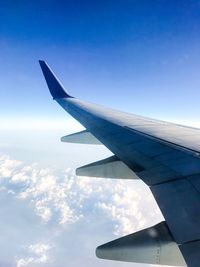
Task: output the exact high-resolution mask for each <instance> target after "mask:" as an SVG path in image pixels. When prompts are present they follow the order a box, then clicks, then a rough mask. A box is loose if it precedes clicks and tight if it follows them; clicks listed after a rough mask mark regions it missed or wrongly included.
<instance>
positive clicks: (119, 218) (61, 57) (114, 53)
mask: <svg viewBox="0 0 200 267" xmlns="http://www.w3.org/2000/svg"><path fill="white" fill-rule="evenodd" d="M199 25H200V1H198V0H196V1H195V0H193V1H192V0H187V1H186V0H153V1H149V0H123V1H122V0H117V1H111V0H110V1H109V0H108V1H87V0H85V1H78V0H74V1H72V0H66V1H53V0H49V1H45V0H44V1H37V0H36V1H9V0H8V1H1V5H0V58H1V64H0V81H1V90H0V99H1V105H0V122H1V123H0V199H1V203H2V205H1V208H0V217H1V223H0V229H1V232H2V233H3V237H2V238H1V239H0V267H1V266H4V267H24V266H28V267H35V266H37V267H40V266H41V267H43V266H44V267H45V266H50V267H62V266H66V264H67V266H68V264H69V263H70V266H72V267H78V266H81V265H82V262H84V263H85V265H86V266H102V267H106V266H113V267H115V266H116V267H118V266H119V267H127V266H137V267H139V266H142V267H143V266H144V265H137V264H136V265H131V264H128V263H115V262H106V261H103V262H102V261H100V260H98V259H96V258H95V255H94V249H95V246H97V245H99V244H101V243H104V242H107V241H109V240H111V239H114V238H116V237H119V236H122V235H124V234H129V233H131V232H134V231H136V230H138V229H141V228H144V227H147V226H149V225H152V224H154V223H156V222H159V221H160V220H161V219H162V216H161V214H160V213H159V211H158V209H157V206H156V204H155V202H154V200H153V198H152V196H151V194H150V193H149V191H148V189H147V188H146V187H145V186H144V185H143V184H142V183H141V182H137V183H136V182H134V181H131V182H127V181H126V182H123V181H110V180H106V181H105V180H99V179H94V180H92V181H91V180H88V179H87V178H86V179H85V180H84V179H81V178H79V179H77V178H76V177H75V176H74V169H75V168H76V167H78V166H81V165H83V164H86V163H89V162H92V161H95V160H98V159H101V158H103V157H106V156H108V155H110V152H109V151H108V150H106V149H105V148H103V147H100V146H98V147H96V146H83V145H80V146H77V145H72V144H63V143H61V142H60V137H61V136H63V135H66V134H67V133H69V132H75V131H77V130H79V129H81V126H80V125H79V124H78V123H76V122H74V120H73V119H71V118H70V117H69V116H68V115H67V114H66V113H65V112H64V111H63V110H61V108H60V107H59V106H58V105H57V104H56V103H55V102H54V101H52V99H51V96H50V94H49V92H48V89H47V86H46V84H45V81H44V78H43V76H42V73H41V70H40V68H39V64H38V59H44V60H46V61H47V62H48V64H49V65H50V66H51V67H52V69H53V70H54V72H55V73H56V74H57V76H58V77H59V78H60V80H61V81H62V82H63V84H64V85H65V87H66V89H67V90H68V91H69V92H70V94H72V95H74V96H77V97H79V98H82V99H86V100H88V101H91V102H96V103H99V104H103V105H107V106H110V107H114V108H117V109H121V110H124V111H129V112H133V113H136V114H141V115H145V116H150V117H154V118H159V119H164V120H169V121H175V122H176V121H177V122H179V123H184V124H188V125H195V126H199V127H200V123H199V117H200V110H199V99H200V90H199V88H200V79H199V69H200V46H199V43H200V28H199ZM82 155H83V156H82ZM143 195H145V196H146V197H145V200H144V199H143V198H142V197H141V196H143ZM5 203H6V204H5ZM2 218H3V219H2ZM13 222H15V223H13ZM49 233H51V234H49ZM11 243H12V245H11Z"/></svg>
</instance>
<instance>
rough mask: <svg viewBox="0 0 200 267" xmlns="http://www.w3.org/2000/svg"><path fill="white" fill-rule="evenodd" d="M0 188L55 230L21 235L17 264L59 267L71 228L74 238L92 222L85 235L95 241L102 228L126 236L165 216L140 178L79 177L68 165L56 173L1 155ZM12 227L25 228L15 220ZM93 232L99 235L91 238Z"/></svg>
mask: <svg viewBox="0 0 200 267" xmlns="http://www.w3.org/2000/svg"><path fill="white" fill-rule="evenodd" d="M0 189H1V192H0V193H2V194H4V195H5V197H6V198H8V199H12V201H13V202H14V203H19V206H22V205H25V204H26V208H27V209H28V212H29V213H30V214H31V215H30V216H35V217H36V220H38V222H37V224H38V223H39V225H42V226H41V227H44V228H45V231H47V232H48V230H49V231H51V235H50V237H48V234H45V233H44V234H43V235H39V237H37V238H35V239H34V241H35V242H34V243H33V240H26V242H24V241H23V238H22V240H21V243H20V244H19V246H20V247H21V250H20V251H19V252H18V254H15V255H13V259H14V260H13V262H14V264H13V266H16V267H23V266H47V265H48V266H54V267H57V266H58V265H56V263H55V262H56V257H57V256H58V254H59V253H60V252H59V253H57V252H56V251H57V249H58V248H59V244H60V242H61V241H60V240H61V239H62V242H61V243H63V242H65V240H64V239H63V237H62V238H61V236H63V233H66V232H67V233H68V237H69V238H68V239H73V231H75V232H76V229H78V230H77V232H80V235H82V232H81V231H80V226H84V227H85V226H86V227H87V225H90V229H87V228H86V229H87V231H88V233H87V232H85V233H84V238H85V236H88V240H91V242H92V240H93V239H95V238H96V239H98V231H99V234H101V233H104V232H105V236H113V237H114V235H115V236H122V235H126V234H130V233H132V232H134V231H137V230H138V229H141V228H145V227H147V226H149V225H153V224H154V223H156V222H158V221H159V220H161V219H162V216H161V214H160V212H159V210H158V208H157V205H156V204H155V202H154V200H153V197H152V196H151V193H150V192H149V189H148V188H147V187H146V186H145V185H144V184H143V183H142V182H138V181H127V180H126V181H123V180H117V181H116V180H111V179H99V178H94V179H91V178H87V177H82V178H80V177H76V176H75V175H74V173H73V171H72V170H70V169H67V170H61V171H59V172H58V171H56V173H55V171H54V170H52V169H50V168H48V169H47V168H45V169H44V168H41V167H40V166H38V165H37V164H32V165H26V164H24V163H23V162H20V161H18V160H14V159H11V158H10V157H9V156H6V155H2V156H1V157H0ZM19 209H20V208H19ZM23 212H24V213H25V212H26V210H23V209H22V210H21V213H22V215H23ZM37 218H38V219H37ZM13 227H16V231H21V229H17V226H15V225H14V224H13ZM99 229H100V230H99ZM20 234H21V235H22V236H23V234H24V235H26V233H25V232H24V233H23V232H22V233H20ZM90 234H92V235H95V234H96V237H95V236H91V239H90ZM36 235H37V232H36ZM75 235H76V234H75ZM59 239H60V240H59ZM80 240H81V237H80ZM19 242H20V241H19ZM80 242H81V241H80ZM95 242H96V241H95ZM95 242H94V243H95ZM0 245H1V244H0ZM53 248H54V249H53ZM55 248H56V249H55ZM94 249H95V248H94ZM49 251H51V253H49ZM52 251H53V252H52ZM50 264H51V265H50Z"/></svg>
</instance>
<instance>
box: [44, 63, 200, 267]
mask: <svg viewBox="0 0 200 267" xmlns="http://www.w3.org/2000/svg"><path fill="white" fill-rule="evenodd" d="M39 62H40V66H41V68H42V71H43V74H44V77H45V79H46V82H47V85H48V87H49V90H50V93H51V95H52V96H53V99H55V100H56V102H58V104H59V105H61V106H62V107H63V108H64V109H65V110H66V111H67V112H68V113H69V114H70V115H71V116H72V117H74V118H75V119H76V120H78V121H79V122H80V123H81V124H82V125H83V126H84V127H85V128H86V131H87V132H88V133H90V134H91V136H92V138H93V139H91V140H94V139H95V140H98V142H99V143H100V144H103V145H105V146H106V147H107V148H108V149H109V150H110V151H112V153H113V154H114V156H113V157H111V158H109V159H106V160H103V161H101V162H96V163H92V164H89V165H86V166H83V167H81V168H79V169H78V172H79V173H83V175H88V176H95V175H96V177H98V176H103V175H104V174H105V177H112V178H120V177H119V176H121V178H126V176H127V178H129V179H135V178H136V177H137V178H139V179H142V180H143V181H144V182H145V183H146V184H147V185H148V186H149V187H150V189H151V192H152V193H153V195H154V197H155V199H156V201H157V203H158V205H159V207H160V209H161V212H162V213H163V216H164V218H165V222H162V223H161V224H158V225H156V226H154V227H151V228H148V229H145V230H142V231H140V232H137V233H134V234H131V235H129V236H126V237H123V238H121V239H117V240H114V241H112V242H109V243H107V244H105V245H102V246H100V247H98V248H97V250H96V254H97V256H98V257H100V258H105V259H113V260H122V261H131V262H144V263H150V264H152V263H153V264H165V265H176V266H183V265H187V266H188V267H199V266H200V129H196V128H192V127H186V126H182V125H178V124H173V123H169V122H164V121H160V120H154V119H150V118H146V117H142V116H137V115H133V114H129V113H124V112H120V111H116V110H113V109H109V108H105V107H103V106H99V105H96V104H92V103H88V102H85V101H82V100H79V99H77V98H74V97H72V96H70V95H68V93H67V92H66V91H65V90H64V87H63V86H62V84H61V83H60V82H59V81H58V79H57V78H56V76H55V75H54V74H53V72H52V71H51V69H50V68H49V67H48V65H47V64H46V63H45V62H44V61H39ZM81 135H82V134H81ZM77 136H78V135H77ZM77 136H76V138H78V137H77ZM70 138H71V137H70ZM73 138H74V137H73ZM95 142H96V141H95ZM89 143H91V141H89ZM120 170H121V173H120ZM119 173H120V174H119ZM123 175H124V176H125V177H123Z"/></svg>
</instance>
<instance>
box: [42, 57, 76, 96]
mask: <svg viewBox="0 0 200 267" xmlns="http://www.w3.org/2000/svg"><path fill="white" fill-rule="evenodd" d="M39 64H40V67H41V69H42V72H43V75H44V78H45V80H46V83H47V85H48V88H49V91H50V93H51V95H52V97H53V99H59V98H73V97H72V96H70V95H69V94H68V93H66V91H65V89H64V86H63V85H62V84H61V82H60V81H59V80H58V78H57V77H56V75H55V74H54V73H53V71H52V70H51V68H50V67H49V66H48V64H47V63H46V62H45V61H44V60H41V59H40V60H39Z"/></svg>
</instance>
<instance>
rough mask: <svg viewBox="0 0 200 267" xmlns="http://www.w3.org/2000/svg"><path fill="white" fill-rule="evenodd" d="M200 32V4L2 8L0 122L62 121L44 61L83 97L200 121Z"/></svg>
mask: <svg viewBox="0 0 200 267" xmlns="http://www.w3.org/2000/svg"><path fill="white" fill-rule="evenodd" d="M199 25H200V1H197V0H194V1H192V0H187V1H185V0H154V1H149V0H146V1H145V0H125V1H122V0H117V1H87V0H86V1H77V0H74V1H52V0H49V1H2V2H1V6H0V58H1V65H0V78H1V88H2V89H1V90H0V97H1V100H2V103H1V108H0V111H1V116H5V117H6V116H11V117H12V116H17V117H24V116H25V117H26V116H31V117H36V118H37V117H38V116H40V117H59V116H60V114H63V113H62V112H61V111H60V110H59V108H57V110H55V106H54V105H53V103H52V101H51V99H50V96H49V93H48V91H47V88H46V85H45V83H44V80H43V77H42V75H41V71H40V69H39V66H38V62H37V60H38V59H40V58H41V59H45V60H46V61H47V62H48V63H49V65H50V66H51V67H52V68H53V70H54V71H55V72H56V74H57V76H58V77H59V78H60V79H61V80H62V81H63V83H64V85H65V86H66V88H69V91H70V92H71V94H74V95H75V96H77V97H80V98H84V99H87V100H89V101H92V102H98V103H102V104H104V105H109V106H112V107H116V108H119V109H123V110H127V111H131V112H135V113H140V114H141V113H142V114H144V115H147V116H148V115H149V116H154V117H159V118H162V117H163V118H164V119H165V118H166V119H168V118H169V119H171V118H173V117H177V118H180V117H181V116H183V117H185V116H186V117H188V118H191V117H195V116H196V117H199V114H200V112H199V108H198V106H199V98H200V93H199V92H200V90H199V88H200V79H199V69H200V53H199V52H200V46H199V43H200V27H199ZM11 107H12V108H11ZM169 107H170V109H169ZM197 113H198V114H197Z"/></svg>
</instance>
